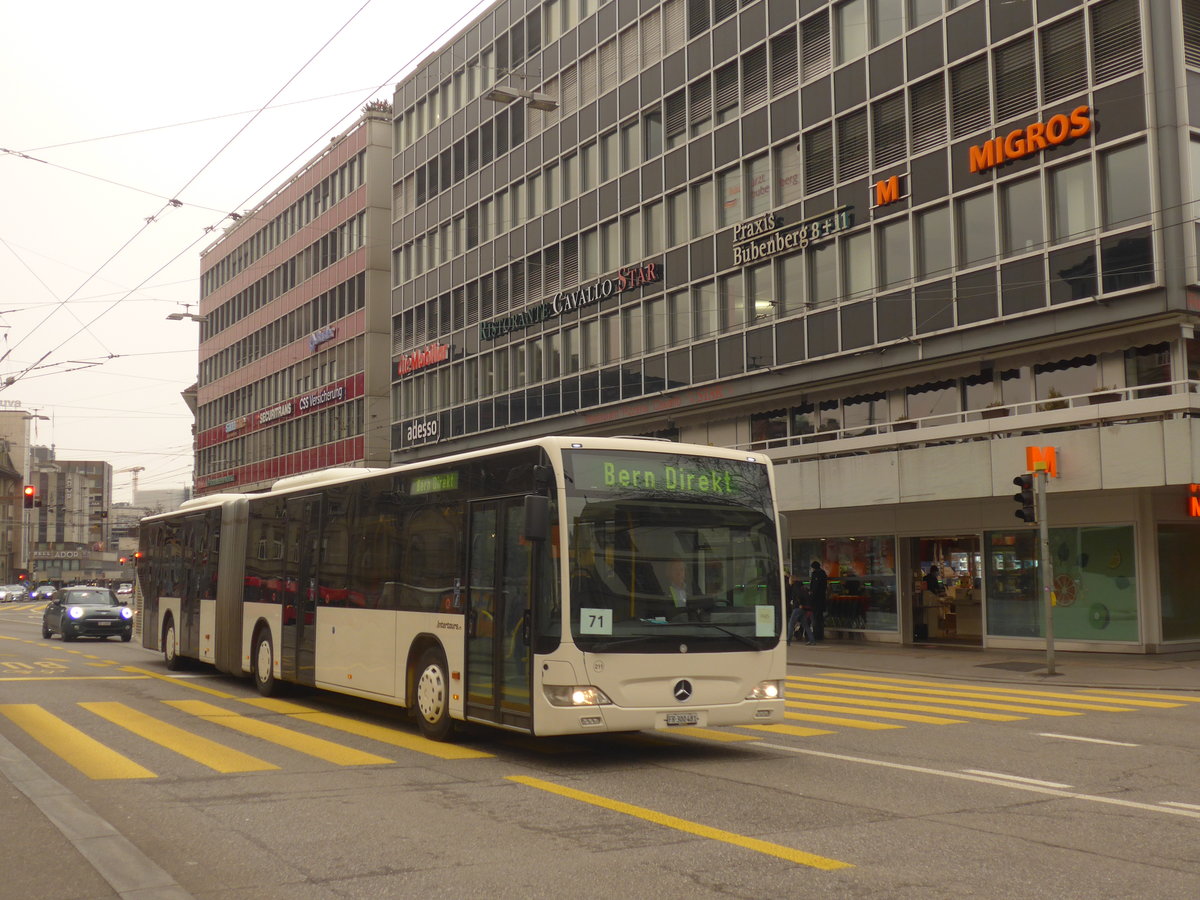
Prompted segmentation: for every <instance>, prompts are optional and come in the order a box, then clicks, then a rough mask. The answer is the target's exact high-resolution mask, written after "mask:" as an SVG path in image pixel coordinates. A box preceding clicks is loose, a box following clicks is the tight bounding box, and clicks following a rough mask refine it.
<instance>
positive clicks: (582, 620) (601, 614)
mask: <svg viewBox="0 0 1200 900" xmlns="http://www.w3.org/2000/svg"><path fill="white" fill-rule="evenodd" d="M612 614H613V612H612V610H611V609H590V608H585V607H580V609H579V633H580V634H612ZM774 621H775V620H774V619H772V620H771V622H772V625H773V624H774Z"/></svg>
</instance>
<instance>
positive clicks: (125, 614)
mask: <svg viewBox="0 0 1200 900" xmlns="http://www.w3.org/2000/svg"><path fill="white" fill-rule="evenodd" d="M121 618H122V619H132V618H133V610H132V609H130V608H129V607H128V606H122V607H121Z"/></svg>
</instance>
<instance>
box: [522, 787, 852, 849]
mask: <svg viewBox="0 0 1200 900" xmlns="http://www.w3.org/2000/svg"><path fill="white" fill-rule="evenodd" d="M505 777H506V778H507V779H508V780H509V781H515V782H516V783H517V784H523V785H526V786H527V787H532V788H537V789H538V790H540V791H547V792H549V793H551V794H558V795H559V796H560V797H567V798H569V799H571V800H578V801H579V802H580V803H587V804H590V805H592V806H599V807H600V808H601V809H607V810H611V811H613V812H619V813H622V814H624V815H627V816H633V817H635V818H638V819H643V820H645V821H647V822H652V823H653V824H655V825H661V826H662V827H664V828H674V829H675V830H676V831H683V832H686V833H687V834H694V835H696V836H697V837H702V838H708V839H709V840H713V841H722V842H724V843H726V844H733V845H734V846H737V847H744V848H746V849H747V850H754V851H756V852H758V853H765V854H767V855H769V856H776V857H778V858H780V859H784V860H787V861H788V862H794V863H797V864H799V865H802V866H810V867H812V868H814V869H824V870H826V871H833V870H835V869H849V868H852V867H853V866H852V864H851V863H847V862H842V861H841V860H837V859H830V858H828V857H826V856H817V855H816V854H814V853H805V852H804V851H803V850H796V849H795V848H793V847H785V846H783V845H782V844H772V843H770V842H769V841H763V840H759V839H758V838H752V837H746V836H745V835H741V834H734V833H733V832H732V831H724V830H723V829H720V828H712V827H710V826H708V825H701V824H699V823H698V822H689V821H688V820H687V819H680V818H677V817H675V816H669V815H667V814H666V813H661V812H658V811H656V810H653V809H646V808H645V807H643V806H634V805H633V804H631V803H622V802H621V801H619V800H610V799H609V798H608V797H601V796H600V795H599V794H589V793H587V792H586V791H577V790H575V789H574V788H569V787H563V786H562V785H558V784H553V783H552V782H549V781H543V780H542V779H540V778H530V777H528V776H526V775H508V776H505Z"/></svg>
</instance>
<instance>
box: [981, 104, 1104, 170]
mask: <svg viewBox="0 0 1200 900" xmlns="http://www.w3.org/2000/svg"><path fill="white" fill-rule="evenodd" d="M1091 130H1092V110H1091V107H1088V106H1077V107H1075V108H1074V109H1073V110H1071V112H1070V113H1060V114H1059V115H1057V116H1051V117H1050V118H1049V119H1047V120H1046V121H1045V122H1034V123H1032V124H1030V125H1026V126H1025V127H1024V128H1016V129H1014V130H1012V131H1010V132H1009V133H1008V134H1006V135H1002V136H999V137H994V138H992V139H991V140H990V141H985V142H984V143H983V144H982V145H976V146H973V147H971V148H970V151H969V152H970V155H971V171H972V172H983V171H985V170H987V169H991V168H994V167H995V166H999V165H1003V164H1004V163H1006V162H1008V161H1009V160H1014V159H1023V158H1024V157H1026V156H1032V155H1033V154H1034V153H1037V152H1038V151H1040V150H1046V149H1048V148H1050V147H1057V146H1058V145H1059V144H1063V143H1066V142H1067V141H1071V140H1074V139H1075V138H1080V137H1083V136H1084V135H1085V134H1087V133H1088V132H1090V131H1091Z"/></svg>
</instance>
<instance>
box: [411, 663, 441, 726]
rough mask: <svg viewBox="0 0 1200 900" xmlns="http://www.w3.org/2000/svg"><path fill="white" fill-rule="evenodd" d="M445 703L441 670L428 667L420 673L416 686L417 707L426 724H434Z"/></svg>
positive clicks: (435, 667)
mask: <svg viewBox="0 0 1200 900" xmlns="http://www.w3.org/2000/svg"><path fill="white" fill-rule="evenodd" d="M445 702H446V685H445V683H444V682H443V681H442V670H441V669H439V668H438V667H437V666H430V667H429V668H427V669H426V670H425V671H424V672H422V673H421V680H420V682H418V684H417V706H418V708H419V709H420V710H421V715H422V716H424V717H425V721H427V722H436V721H437V720H438V717H439V716H440V715H441V714H442V707H443V706H444V705H445Z"/></svg>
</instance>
